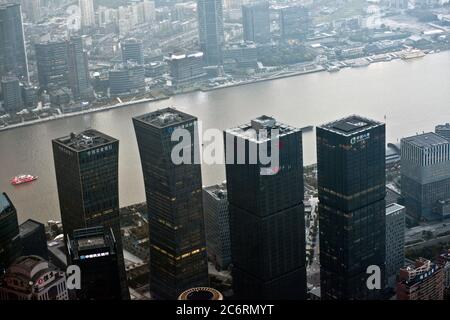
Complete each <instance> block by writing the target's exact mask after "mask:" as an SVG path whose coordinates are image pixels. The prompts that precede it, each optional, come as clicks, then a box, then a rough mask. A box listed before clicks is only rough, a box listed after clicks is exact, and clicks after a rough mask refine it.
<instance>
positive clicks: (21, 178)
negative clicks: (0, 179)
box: [10, 174, 38, 185]
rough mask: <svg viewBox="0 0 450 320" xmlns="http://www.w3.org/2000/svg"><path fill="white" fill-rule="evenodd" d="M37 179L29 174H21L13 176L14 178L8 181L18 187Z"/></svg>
mask: <svg viewBox="0 0 450 320" xmlns="http://www.w3.org/2000/svg"><path fill="white" fill-rule="evenodd" d="M37 178H38V177H37V176H32V175H30V174H21V175H18V176H15V177H14V178H12V179H11V180H10V182H11V184H12V185H19V184H24V183H29V182H32V181H34V180H36V179H37Z"/></svg>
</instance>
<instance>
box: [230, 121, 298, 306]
mask: <svg viewBox="0 0 450 320" xmlns="http://www.w3.org/2000/svg"><path fill="white" fill-rule="evenodd" d="M252 130H253V133H252ZM272 130H278V132H277V131H273V133H272ZM264 132H267V139H266V138H264V134H263V133H264ZM224 137H225V154H226V159H227V161H226V162H227V163H226V176H227V190H228V201H229V211H230V235H231V257H232V261H233V270H232V274H233V291H234V294H235V297H236V298H239V299H306V267H305V264H306V259H305V250H306V249H305V217H304V207H303V193H304V189H303V156H302V132H301V130H300V129H296V128H292V127H290V126H287V125H285V124H282V123H279V122H277V121H276V120H275V119H274V118H271V117H267V116H261V117H259V118H256V119H254V120H252V121H251V123H248V124H245V125H241V126H239V127H236V128H233V129H228V130H225V132H224ZM277 139H278V142H277ZM272 141H273V143H274V144H277V145H278V146H277V147H275V148H272V147H271V144H272ZM266 142H267V143H268V144H269V145H268V146H267V149H268V150H269V153H271V154H272V155H275V152H278V153H279V164H278V165H276V164H271V165H270V167H273V168H274V169H270V168H268V167H267V166H268V165H265V164H263V161H261V159H262V158H261V157H260V156H257V161H252V162H253V164H251V162H250V159H251V158H252V156H251V154H253V153H252V150H253V151H254V152H255V153H256V150H257V151H258V154H259V152H260V150H262V149H261V148H263V147H264V145H267V143H266ZM242 145H245V155H244V154H242V153H243V152H244V151H242V150H241V146H242ZM240 157H242V158H243V157H245V164H240V163H242V162H244V161H240V162H238V161H239V158H240ZM253 157H254V156H253ZM242 158H241V160H242ZM277 170H278V171H277Z"/></svg>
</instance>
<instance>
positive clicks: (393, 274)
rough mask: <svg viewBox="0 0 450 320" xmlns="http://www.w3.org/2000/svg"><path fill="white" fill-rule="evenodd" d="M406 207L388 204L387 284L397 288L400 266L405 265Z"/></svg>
mask: <svg viewBox="0 0 450 320" xmlns="http://www.w3.org/2000/svg"><path fill="white" fill-rule="evenodd" d="M405 230H406V225H405V207H404V206H401V205H399V204H397V203H392V204H390V205H387V206H386V277H385V278H386V284H387V286H389V287H391V288H395V285H396V280H397V275H398V272H399V270H400V268H403V267H404V266H405Z"/></svg>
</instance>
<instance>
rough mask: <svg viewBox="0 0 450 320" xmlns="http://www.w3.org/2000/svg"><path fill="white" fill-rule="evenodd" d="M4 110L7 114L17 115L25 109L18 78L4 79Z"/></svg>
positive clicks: (8, 77) (9, 77) (2, 85)
mask: <svg viewBox="0 0 450 320" xmlns="http://www.w3.org/2000/svg"><path fill="white" fill-rule="evenodd" d="M1 87H2V94H3V108H4V109H5V111H6V112H11V113H15V112H18V111H20V110H22V108H23V99H22V88H21V86H20V82H19V79H18V78H17V77H16V76H5V77H3V78H2V84H1Z"/></svg>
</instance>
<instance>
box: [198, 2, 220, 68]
mask: <svg viewBox="0 0 450 320" xmlns="http://www.w3.org/2000/svg"><path fill="white" fill-rule="evenodd" d="M197 13H198V29H199V43H200V50H201V51H202V52H203V53H204V62H205V64H206V65H220V64H222V46H223V44H224V42H225V36H224V32H223V7H222V0H197Z"/></svg>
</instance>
